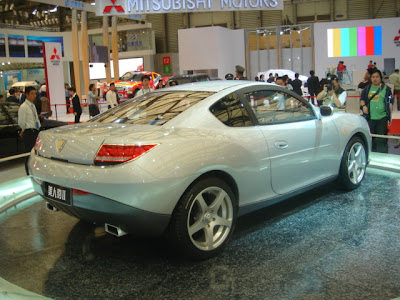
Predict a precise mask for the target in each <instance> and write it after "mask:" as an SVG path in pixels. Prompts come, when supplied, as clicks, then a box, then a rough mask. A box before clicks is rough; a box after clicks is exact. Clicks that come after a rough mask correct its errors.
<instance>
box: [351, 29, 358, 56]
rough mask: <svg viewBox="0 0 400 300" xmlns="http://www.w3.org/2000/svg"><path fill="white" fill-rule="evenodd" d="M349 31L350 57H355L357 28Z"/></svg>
mask: <svg viewBox="0 0 400 300" xmlns="http://www.w3.org/2000/svg"><path fill="white" fill-rule="evenodd" d="M349 29H350V34H349V37H350V56H357V27H352V28H349Z"/></svg>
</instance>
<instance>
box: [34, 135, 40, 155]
mask: <svg viewBox="0 0 400 300" xmlns="http://www.w3.org/2000/svg"><path fill="white" fill-rule="evenodd" d="M39 143H40V138H39V137H37V138H36V142H35V146H33V149H34V150H35V154H36V155H38V154H39Z"/></svg>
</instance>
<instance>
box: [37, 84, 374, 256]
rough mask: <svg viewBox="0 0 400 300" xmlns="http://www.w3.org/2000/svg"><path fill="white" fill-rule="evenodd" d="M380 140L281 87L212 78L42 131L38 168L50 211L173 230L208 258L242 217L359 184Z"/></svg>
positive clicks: (185, 248)
mask: <svg viewBox="0 0 400 300" xmlns="http://www.w3.org/2000/svg"><path fill="white" fill-rule="evenodd" d="M370 145H371V137H370V133H369V128H368V124H367V122H366V121H365V120H364V119H363V118H362V117H360V116H357V115H352V114H346V113H340V112H334V111H333V109H332V108H331V107H328V106H322V107H321V109H318V108H316V107H314V106H312V105H310V104H309V103H308V102H307V101H305V100H304V99H302V98H299V97H298V96H297V95H296V94H295V93H293V92H291V91H288V90H286V89H284V88H281V87H279V86H276V85H270V84H266V83H256V82H249V81H211V82H203V83H194V84H187V85H182V86H176V87H171V88H168V89H163V90H158V91H156V92H153V93H150V94H146V95H144V96H142V97H138V98H136V99H133V100H130V101H127V102H125V103H123V104H121V105H119V106H117V107H115V108H113V109H110V110H108V111H106V112H104V113H102V114H100V115H98V116H96V117H95V118H93V119H91V120H90V121H89V122H87V123H83V124H79V125H70V126H66V127H62V128H56V129H52V130H47V131H44V132H41V133H40V135H39V137H38V140H37V142H36V145H35V147H34V149H33V150H32V153H31V156H30V160H29V169H30V174H31V177H32V182H33V186H34V188H35V190H36V191H37V192H38V193H39V194H40V195H42V196H43V198H44V199H45V200H46V202H47V207H48V208H50V209H52V210H62V211H64V212H66V213H68V214H70V215H72V216H75V217H77V218H79V219H82V220H86V221H89V222H92V223H95V224H98V225H102V226H105V230H106V231H107V232H109V233H111V234H114V235H117V236H121V235H124V234H126V233H130V234H134V235H137V236H161V235H165V236H167V238H168V240H169V241H171V242H172V244H173V245H174V246H176V248H177V249H179V250H180V251H181V252H182V253H184V254H185V255H187V256H189V257H191V258H194V259H204V258H208V257H211V256H213V255H216V254H217V253H219V252H220V251H221V250H222V249H223V247H224V246H225V245H226V244H227V242H228V241H229V238H230V237H231V235H232V232H233V230H234V227H235V222H236V219H237V217H238V216H240V215H242V214H245V213H249V212H251V211H254V210H256V209H259V208H262V207H265V206H268V205H271V204H273V203H276V202H277V201H281V200H283V199H287V198H289V197H292V196H294V195H296V194H299V193H302V192H304V191H306V190H309V189H312V188H314V187H316V186H319V185H321V184H324V183H326V182H328V181H332V180H338V185H339V186H340V187H341V188H344V189H354V188H357V187H358V186H359V185H360V184H361V182H362V180H363V178H364V175H365V168H366V166H367V162H368V155H369V151H370Z"/></svg>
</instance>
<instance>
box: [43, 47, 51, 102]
mask: <svg viewBox="0 0 400 300" xmlns="http://www.w3.org/2000/svg"><path fill="white" fill-rule="evenodd" d="M42 48H43V59H44V78H45V81H46V96H47V99H49V103H51V99H50V92H49V90H50V89H49V79H48V76H47V64H46V47H45V44H44V42H42Z"/></svg>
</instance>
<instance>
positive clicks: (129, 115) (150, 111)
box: [89, 91, 214, 126]
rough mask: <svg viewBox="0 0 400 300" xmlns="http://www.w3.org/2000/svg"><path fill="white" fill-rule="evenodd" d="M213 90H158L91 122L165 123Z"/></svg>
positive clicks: (113, 109)
mask: <svg viewBox="0 0 400 300" xmlns="http://www.w3.org/2000/svg"><path fill="white" fill-rule="evenodd" d="M213 94H214V93H213V92H193V91H191V92H156V93H150V94H146V95H143V96H141V97H138V98H134V99H132V100H129V101H127V102H125V103H123V104H121V105H119V106H117V107H114V108H112V109H109V110H108V111H106V112H104V113H102V114H100V115H98V116H96V117H94V118H92V119H91V120H89V122H98V123H120V124H122V123H125V124H142V125H143V124H148V125H159V126H161V125H163V124H165V123H167V122H168V121H170V120H172V119H173V118H175V117H176V116H177V115H179V114H180V113H182V112H184V111H185V110H187V109H188V108H190V107H192V106H193V105H195V104H196V103H198V102H200V101H201V100H203V99H205V98H207V97H209V96H211V95H213Z"/></svg>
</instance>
